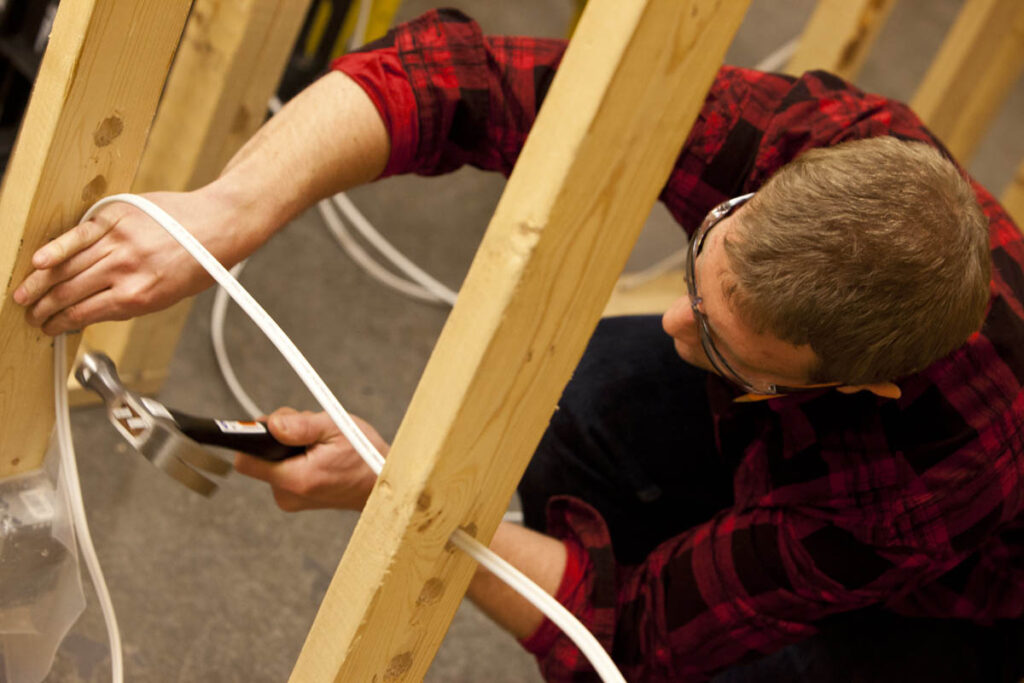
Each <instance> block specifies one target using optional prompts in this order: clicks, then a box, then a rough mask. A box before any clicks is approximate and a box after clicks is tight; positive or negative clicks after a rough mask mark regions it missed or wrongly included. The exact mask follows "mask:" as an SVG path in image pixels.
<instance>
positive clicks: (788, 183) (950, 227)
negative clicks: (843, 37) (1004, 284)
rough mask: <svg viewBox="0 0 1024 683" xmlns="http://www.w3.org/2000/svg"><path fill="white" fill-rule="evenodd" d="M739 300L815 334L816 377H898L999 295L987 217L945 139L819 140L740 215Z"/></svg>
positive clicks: (971, 326) (965, 331)
mask: <svg viewBox="0 0 1024 683" xmlns="http://www.w3.org/2000/svg"><path fill="white" fill-rule="evenodd" d="M737 219H738V223H739V225H738V226H737V227H738V229H737V230H736V232H735V233H734V235H735V236H734V237H733V238H731V239H729V240H727V241H726V242H725V245H726V253H727V254H728V257H729V259H730V265H731V266H732V268H733V271H734V272H735V274H736V278H737V285H738V287H737V288H736V292H735V295H734V297H733V301H734V302H735V305H736V307H737V311H738V313H739V314H740V316H741V317H742V318H743V319H744V320H745V321H746V322H747V323H748V324H749V325H751V326H753V327H754V328H755V330H757V331H758V332H759V333H766V332H767V333H771V334H773V335H775V336H777V337H779V338H780V339H782V340H784V341H788V342H790V343H792V344H795V345H802V344H810V346H811V348H812V349H813V350H814V352H815V353H816V354H817V356H818V358H819V360H820V364H819V366H818V367H817V368H816V369H815V371H814V372H813V377H811V378H810V380H811V381H814V382H843V383H846V384H869V383H872V382H880V381H888V380H894V379H898V378H900V377H903V376H905V375H908V374H911V373H914V372H917V371H920V370H923V369H924V368H925V367H927V366H928V365H930V364H931V363H933V362H934V361H936V360H938V359H939V358H941V357H943V356H945V355H946V354H948V353H950V352H951V351H953V350H954V349H956V348H957V347H959V346H961V345H962V344H963V343H964V342H965V341H966V340H967V338H968V337H969V336H970V335H971V333H973V332H974V331H976V330H978V329H979V328H980V326H981V324H982V321H983V319H984V315H985V308H986V305H987V303H988V298H989V276H990V267H991V266H990V255H989V240H988V221H987V219H986V218H985V216H984V214H982V212H981V209H980V208H979V207H978V204H977V200H976V198H975V195H974V192H973V191H972V190H971V186H970V184H969V183H968V182H967V181H966V180H965V179H964V177H963V176H962V175H961V173H960V172H959V170H958V169H957V168H956V166H955V165H954V164H953V163H951V162H950V161H949V160H948V159H947V158H945V157H944V156H943V155H942V154H941V153H940V152H939V151H938V150H936V149H935V148H933V147H930V146H928V145H926V144H924V143H920V142H904V141H900V140H897V139H895V138H891V137H881V138H871V139H867V140H857V141H852V142H846V143H843V144H841V145H837V146H835V147H830V148H823V149H815V150H811V151H809V152H807V153H805V154H803V155H802V156H800V157H798V158H797V159H796V160H795V161H793V162H791V163H790V164H788V165H786V166H785V167H784V168H782V169H781V170H780V171H779V172H778V173H777V174H776V175H774V176H773V177H772V178H771V179H770V180H769V181H768V182H767V183H766V184H765V185H764V187H762V188H761V189H760V190H759V191H758V193H757V194H756V195H755V196H754V197H753V198H752V199H751V200H750V201H749V202H748V203H747V205H746V207H745V209H744V210H743V211H741V212H740V213H739V214H737Z"/></svg>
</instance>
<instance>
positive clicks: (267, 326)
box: [83, 194, 625, 683]
mask: <svg viewBox="0 0 1024 683" xmlns="http://www.w3.org/2000/svg"><path fill="white" fill-rule="evenodd" d="M113 202H124V203H126V204H131V205H132V206H135V207H136V208H138V209H140V210H141V211H143V212H145V213H146V214H148V215H149V216H150V218H152V219H153V220H155V221H156V222H157V223H159V224H160V226H161V227H162V228H163V229H164V230H166V231H167V232H168V233H169V234H170V235H171V237H173V238H174V239H175V241H177V242H178V243H179V244H180V245H181V246H183V247H184V248H185V249H186V250H187V251H188V252H189V254H191V255H192V257H193V258H195V259H196V260H197V261H198V262H199V264H200V265H202V266H203V268H205V269H206V270H207V272H209V273H210V275H211V276H213V278H214V279H215V280H216V281H217V282H218V283H219V284H220V285H221V287H223V288H224V289H225V290H226V291H227V292H228V294H229V295H230V296H231V298H232V299H234V300H235V302H236V303H238V305H239V306H241V308H242V310H244V311H245V313H246V314H247V315H248V316H249V317H250V318H252V320H253V322H255V323H256V325H257V326H258V327H259V328H260V329H261V330H262V331H263V333H264V334H266V335H267V337H268V338H269V339H270V341H271V342H273V344H274V346H276V347H277V348H278V350H279V351H280V352H281V354H282V355H284V357H285V359H286V360H287V361H288V363H289V364H290V365H291V366H292V367H293V368H294V369H295V371H296V373H298V374H299V376H300V377H301V378H302V381H303V382H304V383H305V384H306V386H307V387H308V388H309V390H310V391H311V392H312V393H313V396H314V397H316V399H317V401H318V402H319V403H320V405H321V406H322V407H323V408H324V410H326V411H327V413H328V415H330V416H331V419H332V420H333V421H334V423H335V424H336V425H337V426H338V429H340V430H341V432H342V433H343V434H344V435H345V437H346V438H347V439H348V440H349V442H350V443H351V444H352V446H353V447H354V448H355V449H356V452H358V453H359V455H360V457H362V458H363V460H365V461H366V464H367V465H369V466H370V469H371V470H373V472H374V473H375V474H380V470H381V467H382V466H383V464H384V458H383V457H382V456H381V454H380V453H379V452H378V451H377V449H376V448H375V447H374V445H373V444H372V443H371V442H370V440H369V439H367V438H366V436H365V435H364V434H363V433H362V431H361V430H360V429H359V428H358V427H357V426H356V424H355V422H354V421H353V420H352V418H351V417H350V416H349V414H348V413H347V412H346V411H345V409H344V408H343V407H342V406H341V403H340V402H339V401H338V399H337V398H336V397H335V396H334V394H332V393H331V391H330V389H328V388H327V385H326V383H325V382H324V381H323V380H322V379H321V378H320V376H319V375H317V374H316V371H315V370H313V368H312V366H310V365H309V362H308V361H307V360H306V359H305V358H304V357H303V356H302V353H301V352H300V351H299V350H298V348H296V347H295V344H294V343H292V341H291V340H290V339H289V338H288V336H287V335H286V334H285V333H284V332H283V331H282V330H281V328H280V327H279V326H278V325H277V323H276V322H274V320H273V318H271V317H270V316H269V315H268V314H267V312H266V311H265V310H263V308H262V307H261V306H260V305H259V304H258V303H257V302H256V300H255V299H253V297H252V295H250V294H249V292H247V291H246V290H245V289H244V288H243V287H242V286H241V285H240V284H239V283H238V282H237V281H236V280H235V279H234V278H233V277H231V274H230V273H228V271H227V269H225V268H224V266H222V265H221V264H220V262H218V261H217V259H215V258H214V257H213V256H212V255H211V254H210V252H208V251H207V250H206V248H205V247H203V245H202V244H200V243H199V241H198V240H197V239H196V238H195V237H193V236H192V235H191V234H190V233H189V232H188V231H187V230H185V228H183V227H182V226H181V224H179V223H178V222H177V221H176V220H175V219H174V218H173V217H172V216H171V215H170V214H168V213H167V212H166V211H164V210H163V209H161V208H160V207H159V206H157V205H156V204H154V203H153V202H151V201H149V200H147V199H144V198H142V197H139V196H136V195H131V194H118V195H113V196H110V197H106V198H104V199H101V200H100V201H98V202H96V204H94V205H93V206H92V208H90V209H89V211H87V212H86V215H85V218H83V220H85V219H88V218H89V217H90V216H92V214H93V213H95V211H96V210H97V209H99V208H100V207H102V206H105V205H106V204H110V203H113ZM451 540H452V542H453V543H455V544H456V545H457V546H458V547H459V548H462V549H463V550H464V551H465V552H467V553H469V554H470V555H471V556H472V557H473V558H474V559H475V560H477V562H480V563H481V564H482V565H484V566H485V567H486V568H487V569H488V570H490V571H491V572H493V573H494V574H495V576H497V577H498V578H500V579H502V580H503V581H505V582H506V583H508V585H509V586H510V587H511V588H512V589H513V590H515V591H516V592H517V593H519V594H520V595H522V596H523V597H524V598H526V599H527V600H529V601H530V602H531V603H533V605H534V606H536V607H537V608H538V609H539V610H540V611H541V612H543V613H544V614H545V615H546V616H547V617H548V618H549V619H551V621H552V622H554V623H555V624H558V625H559V626H560V627H561V628H562V629H563V631H564V632H565V634H566V635H567V636H569V637H570V638H571V639H572V640H573V642H574V643H576V645H577V647H579V648H580V651H581V652H583V653H584V655H586V657H587V659H588V660H589V661H590V663H591V665H592V666H593V667H594V669H595V670H596V671H597V672H598V674H599V675H600V676H601V679H602V680H603V681H606V682H614V683H619V682H621V683H625V679H624V678H623V677H622V674H621V673H619V670H618V669H617V668H616V666H615V664H614V662H612V659H611V657H610V656H609V654H608V652H606V651H605V649H604V648H603V647H601V644H600V643H599V642H598V641H597V639H596V638H595V637H594V635H593V634H592V633H590V631H588V630H587V629H586V628H585V627H584V626H583V625H582V624H580V623H579V622H578V621H577V620H576V619H575V617H573V616H572V615H571V614H570V613H569V612H568V611H567V610H566V609H565V608H564V607H562V606H561V605H560V604H558V602H557V601H555V600H554V599H553V598H552V597H551V596H550V595H549V594H548V593H547V592H546V591H544V590H543V589H541V588H540V587H539V586H537V585H536V584H534V583H533V582H532V581H530V580H529V579H528V578H527V577H526V576H525V575H523V574H522V573H521V572H519V571H518V570H516V569H515V568H514V567H512V565H510V564H508V563H507V562H505V561H504V560H502V559H501V558H500V557H498V556H497V555H495V554H494V553H493V552H492V551H491V550H490V549H489V548H487V547H485V546H484V545H483V544H482V543H480V542H479V541H477V540H476V539H475V538H473V537H471V536H469V535H468V534H466V533H465V532H462V531H461V530H457V531H456V532H455V533H453V534H452V536H451Z"/></svg>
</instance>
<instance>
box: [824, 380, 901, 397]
mask: <svg viewBox="0 0 1024 683" xmlns="http://www.w3.org/2000/svg"><path fill="white" fill-rule="evenodd" d="M836 391H839V392H841V393H844V394H856V393H857V392H858V391H870V392H871V393H872V394H874V395H875V396H881V397H882V398H894V399H895V398H899V397H900V396H902V395H903V392H901V391H900V388H899V387H898V386H896V385H895V384H893V383H892V382H879V383H877V384H844V385H842V386H838V387H836Z"/></svg>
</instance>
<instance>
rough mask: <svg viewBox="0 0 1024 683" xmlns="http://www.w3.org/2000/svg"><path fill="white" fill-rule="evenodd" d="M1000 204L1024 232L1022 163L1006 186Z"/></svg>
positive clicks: (1023, 170)
mask: <svg viewBox="0 0 1024 683" xmlns="http://www.w3.org/2000/svg"><path fill="white" fill-rule="evenodd" d="M1000 203H1001V204H1002V205H1003V208H1004V209H1006V212H1007V213H1009V214H1010V218H1012V219H1013V220H1014V222H1015V223H1016V224H1017V227H1018V228H1019V229H1020V230H1022V231H1024V161H1022V162H1021V164H1020V167H1018V168H1017V175H1015V176H1014V177H1013V180H1012V181H1010V184H1009V185H1007V187H1006V190H1005V191H1004V192H1003V197H1002V199H1001V200H1000Z"/></svg>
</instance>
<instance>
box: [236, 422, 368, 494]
mask: <svg viewBox="0 0 1024 683" xmlns="http://www.w3.org/2000/svg"><path fill="white" fill-rule="evenodd" d="M353 419H354V420H355V421H356V424H358V425H359V429H361V430H362V432H363V433H364V434H366V436H367V437H368V438H369V439H370V442H371V443H373V445H374V446H376V447H377V450H379V451H380V452H381V455H386V454H387V451H388V444H387V443H385V441H384V439H382V438H381V436H380V434H378V433H377V430H376V429H374V428H373V427H372V426H371V425H370V424H368V423H367V422H365V421H363V420H361V419H359V418H358V417H353ZM267 427H268V428H269V429H270V433H271V434H273V435H274V437H275V438H276V439H277V440H278V441H280V442H281V443H284V444H288V445H289V446H308V448H307V449H306V454H305V455H297V456H295V457H292V458H288V459H287V460H282V461H281V462H267V461H266V460H260V459H259V458H254V457H252V456H249V455H245V454H244V453H239V454H237V455H236V456H235V469H236V470H238V471H239V472H241V473H242V474H245V475H248V476H250V477H254V478H256V479H260V480H262V481H265V482H267V483H268V484H270V488H271V490H272V491H273V492H274V501H275V502H276V503H277V505H278V507H280V508H281V509H282V510H284V511H286V512H296V511H298V510H310V509H315V508H342V509H348V510H361V509H362V508H363V505H365V504H366V499H367V498H368V497H369V495H370V489H372V488H373V483H374V482H375V481H376V479H377V475H375V474H374V473H373V470H371V469H370V467H369V465H367V464H366V463H365V462H363V459H362V458H361V457H359V454H358V453H357V452H356V450H355V449H354V448H353V447H352V444H350V443H349V441H348V439H346V438H345V437H344V435H342V434H341V432H340V431H338V428H337V426H336V425H335V424H334V422H333V421H332V420H331V418H330V416H328V415H327V413H311V412H308V411H307V412H302V413H299V412H296V411H295V410H292V409H291V408H280V409H278V410H276V411H274V412H273V413H272V414H271V415H270V418H269V419H268V420H267Z"/></svg>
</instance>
